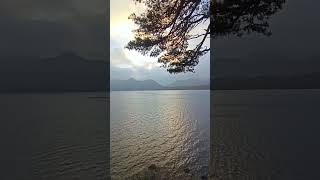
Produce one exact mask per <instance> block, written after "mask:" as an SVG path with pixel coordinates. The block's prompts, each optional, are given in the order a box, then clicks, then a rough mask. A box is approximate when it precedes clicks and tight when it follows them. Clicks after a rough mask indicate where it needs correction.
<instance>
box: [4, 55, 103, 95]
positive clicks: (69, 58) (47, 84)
mask: <svg viewBox="0 0 320 180" xmlns="http://www.w3.org/2000/svg"><path fill="white" fill-rule="evenodd" d="M107 70H108V63H107V62H104V61H102V60H88V59H85V58H83V57H80V56H78V55H76V54H75V53H72V52H65V53H62V54H60V55H58V56H55V57H45V58H40V57H31V56H7V57H2V58H1V59H0V84H1V86H0V91H1V92H56V91H58V92H63V91H106V90H107V83H106V82H107V81H108V77H109V74H108V73H107Z"/></svg>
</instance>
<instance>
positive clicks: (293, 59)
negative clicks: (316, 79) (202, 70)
mask: <svg viewBox="0 0 320 180" xmlns="http://www.w3.org/2000/svg"><path fill="white" fill-rule="evenodd" d="M319 5H320V2H319V1H312V0H306V1H300V0H288V1H287V2H286V5H285V6H284V9H283V10H282V11H280V12H279V13H277V14H275V15H273V17H272V18H271V20H270V30H271V31H272V33H273V34H272V36H270V37H263V36H259V35H256V34H252V35H249V36H246V37H242V38H235V37H224V38H220V39H218V40H213V42H212V46H213V49H214V58H215V61H216V62H215V63H212V68H213V69H215V70H214V71H215V73H216V75H217V76H219V75H220V76H223V75H229V76H233V75H234V76H236V75H244V76H251V75H263V74H289V73H291V74H294V73H302V71H304V72H308V71H316V69H317V68H315V66H316V67H319V66H318V65H319V63H317V61H316V60H319V59H320V51H319V50H318V49H319V40H320V34H319V31H320V24H319V23H318V22H319V20H318V17H319V16H320V12H319V10H318V7H319ZM309 63H313V65H308V64H309ZM318 69H319V68H318Z"/></svg>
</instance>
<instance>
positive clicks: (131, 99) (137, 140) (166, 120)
mask: <svg viewBox="0 0 320 180" xmlns="http://www.w3.org/2000/svg"><path fill="white" fill-rule="evenodd" d="M110 100H111V104H110V106H111V107H110V113H111V114H110V116H111V119H110V126H111V174H112V178H113V179H123V178H127V179H139V178H143V177H144V176H146V174H148V171H150V170H154V169H156V170H155V171H156V172H158V174H159V175H160V174H161V177H162V178H165V179H179V178H180V179H181V178H190V177H193V178H197V177H201V176H207V175H208V161H209V145H210V138H209V137H210V91H207V90H194V91H193V90H186V91H180V90H179V91H178V90H169V91H114V92H111V99H110ZM189 171H190V172H189Z"/></svg>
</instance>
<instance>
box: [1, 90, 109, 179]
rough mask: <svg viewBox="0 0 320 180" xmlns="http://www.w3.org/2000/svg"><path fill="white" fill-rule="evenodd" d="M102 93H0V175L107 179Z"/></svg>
mask: <svg viewBox="0 0 320 180" xmlns="http://www.w3.org/2000/svg"><path fill="white" fill-rule="evenodd" d="M97 96H106V93H42V94H41V93H25V94H18V93H17V94H0V111H1V113H0V119H1V126H0V135H1V136H0V140H1V148H0V168H1V173H0V179H3V180H6V179H26V180H28V179H30V180H38V179H39V180H40V179H46V180H65V179H79V180H80V179H83V180H88V179H101V180H102V179H103V180H104V179H106V178H107V177H106V176H107V173H108V169H109V166H108V158H109V157H108V154H109V146H108V141H109V138H108V137H109V136H108V128H107V127H108V126H107V124H108V111H107V110H108V108H109V106H108V104H109V102H108V99H106V98H94V97H97Z"/></svg>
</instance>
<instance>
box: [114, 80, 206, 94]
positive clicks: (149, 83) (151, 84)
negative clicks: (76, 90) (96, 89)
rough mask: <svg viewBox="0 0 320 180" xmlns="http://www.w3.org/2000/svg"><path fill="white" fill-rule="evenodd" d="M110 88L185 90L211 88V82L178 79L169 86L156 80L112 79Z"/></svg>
mask: <svg viewBox="0 0 320 180" xmlns="http://www.w3.org/2000/svg"><path fill="white" fill-rule="evenodd" d="M110 88H111V90H112V91H136V90H185V89H190V90H191V89H209V88H210V86H209V84H201V83H200V84H197V83H192V81H190V83H189V84H188V80H183V81H180V82H178V81H176V82H174V83H172V84H170V85H169V86H162V85H160V84H159V83H157V82H156V81H154V80H150V79H149V80H143V81H140V80H136V79H134V78H130V79H128V80H111V82H110Z"/></svg>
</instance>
